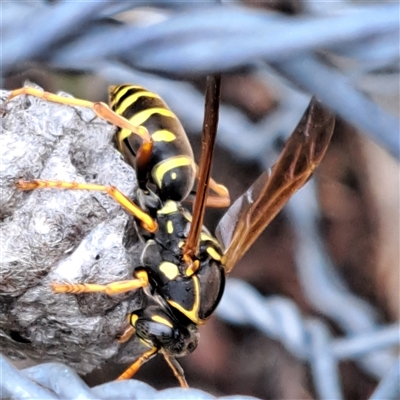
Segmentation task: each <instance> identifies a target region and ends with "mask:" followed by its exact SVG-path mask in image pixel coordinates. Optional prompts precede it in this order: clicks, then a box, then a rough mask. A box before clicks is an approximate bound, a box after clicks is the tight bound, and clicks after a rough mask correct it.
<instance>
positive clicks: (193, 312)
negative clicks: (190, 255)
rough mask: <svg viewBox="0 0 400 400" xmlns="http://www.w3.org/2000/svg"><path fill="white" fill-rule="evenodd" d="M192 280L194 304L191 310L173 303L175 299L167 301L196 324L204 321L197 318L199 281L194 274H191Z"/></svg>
mask: <svg viewBox="0 0 400 400" xmlns="http://www.w3.org/2000/svg"><path fill="white" fill-rule="evenodd" d="M192 281H193V283H194V304H193V308H192V309H191V310H186V309H185V308H183V307H182V306H181V305H180V304H178V303H175V301H172V300H168V303H169V304H170V305H171V306H172V307H174V308H176V309H177V310H178V311H180V312H181V313H182V314H184V315H186V316H187V317H188V318H189V319H190V320H191V321H192V322H194V323H195V324H196V325H203V324H204V321H203V320H201V319H199V308H200V283H199V279H198V277H197V276H196V275H194V276H192Z"/></svg>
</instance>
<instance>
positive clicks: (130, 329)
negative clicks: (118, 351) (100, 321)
mask: <svg viewBox="0 0 400 400" xmlns="http://www.w3.org/2000/svg"><path fill="white" fill-rule="evenodd" d="M134 334H135V328H134V327H133V326H132V325H129V326H128V327H127V328H126V329H125V331H124V332H123V333H122V335H121V336H119V337H118V339H117V342H118V343H126V342H127V341H128V340H129V339H130V338H131V337H132V335H134Z"/></svg>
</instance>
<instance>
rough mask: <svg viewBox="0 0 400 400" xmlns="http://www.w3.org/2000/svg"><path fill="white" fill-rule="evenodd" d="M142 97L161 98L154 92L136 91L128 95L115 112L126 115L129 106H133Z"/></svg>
mask: <svg viewBox="0 0 400 400" xmlns="http://www.w3.org/2000/svg"><path fill="white" fill-rule="evenodd" d="M140 97H150V98H152V99H159V100H161V98H160V96H159V95H158V94H155V93H152V92H147V91H142V92H136V93H134V94H132V95H130V96H129V97H127V98H126V99H125V100H124V101H123V102H122V103H121V104H120V105H118V107H117V108H116V110H115V112H116V113H117V114H119V115H124V112H125V111H126V110H127V108H129V107H131V106H133V105H134V104H135V103H136V102H137V100H138V99H139V98H140Z"/></svg>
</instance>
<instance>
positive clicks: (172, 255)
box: [10, 77, 334, 387]
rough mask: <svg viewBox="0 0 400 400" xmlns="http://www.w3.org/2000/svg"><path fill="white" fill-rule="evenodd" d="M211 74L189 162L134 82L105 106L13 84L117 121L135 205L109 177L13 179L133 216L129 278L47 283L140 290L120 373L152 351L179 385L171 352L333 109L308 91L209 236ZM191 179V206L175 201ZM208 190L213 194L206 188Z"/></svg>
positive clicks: (321, 145) (315, 148)
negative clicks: (129, 360) (100, 181)
mask: <svg viewBox="0 0 400 400" xmlns="http://www.w3.org/2000/svg"><path fill="white" fill-rule="evenodd" d="M219 93H220V78H219V77H209V78H208V80H207V92H206V107H205V117H204V124H203V136H202V156H201V161H200V168H199V169H197V167H196V165H195V163H194V161H193V154H192V150H191V147H190V144H189V142H188V139H187V137H186V134H185V132H184V130H183V128H182V127H181V125H180V123H179V121H178V119H177V118H176V117H175V115H174V114H173V113H172V112H171V111H170V110H169V109H168V108H167V106H166V105H165V103H164V102H163V101H162V100H161V99H160V98H159V96H158V95H156V94H154V93H151V92H149V91H147V90H145V89H143V88H141V87H138V86H132V85H122V86H117V87H112V88H111V91H110V105H111V108H112V109H113V111H112V110H111V109H110V108H109V107H108V106H107V105H105V104H103V103H91V102H88V101H85V100H79V99H73V98H72V99H71V98H64V97H61V96H57V95H54V94H50V93H46V92H44V93H43V92H40V91H37V90H36V89H32V88H22V89H17V90H15V91H13V92H12V93H11V95H10V98H12V97H15V96H17V95H20V94H28V95H34V96H38V97H41V98H44V99H46V100H49V101H53V102H58V103H64V104H69V105H75V106H84V107H89V108H91V109H93V110H94V111H95V113H96V114H97V115H98V116H101V117H103V118H104V119H106V120H107V121H109V122H111V123H113V124H115V125H116V126H117V127H118V131H117V133H116V142H117V145H118V147H119V149H120V151H121V153H122V154H123V156H124V158H125V160H126V161H127V162H128V163H129V164H130V165H132V166H133V167H134V169H135V170H136V173H137V176H138V190H137V193H136V195H135V201H136V202H137V203H138V204H136V203H135V202H133V201H132V200H130V199H129V198H127V197H126V196H124V195H123V194H122V193H121V192H119V191H118V189H116V188H114V187H112V186H102V185H97V184H91V183H85V184H80V183H79V184H78V183H75V182H59V181H41V180H34V181H18V182H17V183H16V185H17V187H18V188H19V189H21V190H32V189H37V188H58V189H74V190H96V191H103V192H106V193H108V194H109V195H111V196H112V197H113V198H114V199H115V200H116V201H117V202H118V203H119V204H121V205H122V206H123V207H124V208H125V209H126V210H127V211H128V212H130V213H131V214H133V215H134V216H135V218H136V219H137V220H139V221H140V222H141V226H142V228H139V231H140V234H141V236H142V237H143V239H144V241H145V248H144V250H143V253H142V257H141V265H140V266H138V267H137V268H136V269H135V271H134V277H133V279H131V280H127V281H119V282H113V283H110V284H107V285H98V284H94V283H93V284H87V283H82V284H79V283H77V284H68V283H65V284H64V283H53V286H52V287H53V291H54V292H56V293H89V292H104V293H106V294H108V295H114V294H119V293H123V292H127V291H131V290H137V289H141V290H143V291H144V293H145V294H146V296H145V297H146V302H145V303H146V304H145V306H144V307H143V308H142V309H141V310H139V311H137V312H135V313H133V314H131V315H130V316H129V322H130V327H129V328H127V330H126V331H125V332H124V333H123V334H122V336H121V337H120V339H119V340H120V341H125V340H128V339H129V338H130V337H131V336H132V335H136V336H137V337H139V339H140V340H141V342H142V343H143V344H145V345H146V346H147V347H149V350H148V351H146V352H145V353H144V354H143V355H142V356H140V357H139V358H138V359H137V360H136V361H135V362H134V363H133V364H132V365H131V367H129V368H128V370H127V371H126V372H124V373H123V374H122V375H121V376H120V377H119V379H126V378H129V377H131V376H133V374H134V373H135V372H136V371H137V370H138V368H139V367H140V366H141V365H142V364H143V363H144V362H146V361H147V360H149V359H150V358H152V357H153V356H154V355H156V354H157V353H162V354H163V356H164V358H165V359H166V361H167V363H168V364H169V365H170V367H171V369H172V370H173V372H174V374H175V376H176V377H177V378H178V380H179V382H180V384H181V386H182V387H187V383H186V380H185V378H184V374H183V370H182V368H181V367H180V365H179V364H178V362H177V361H176V357H180V356H183V355H185V354H188V353H190V352H192V351H193V350H194V349H195V348H196V346H197V341H198V331H197V326H198V325H201V324H203V323H204V322H205V321H206V320H207V318H208V317H209V316H210V315H211V314H212V312H213V311H214V310H215V308H216V306H217V305H218V302H219V300H220V299H221V296H222V294H223V289H224V283H225V275H226V274H228V273H229V272H230V271H231V270H232V268H233V267H234V266H235V264H236V263H237V261H238V260H239V259H240V258H241V257H242V256H243V255H244V254H245V252H246V251H247V250H248V249H249V247H250V246H251V245H252V243H253V242H254V241H255V240H256V239H257V238H258V236H259V235H260V234H261V232H262V231H263V230H264V229H265V228H266V226H267V225H268V224H269V223H270V222H271V221H272V219H273V218H274V217H275V216H276V214H277V213H278V212H279V211H280V210H281V208H282V207H283V206H284V204H285V203H286V202H287V201H288V199H289V198H290V197H291V196H292V195H293V194H294V193H295V192H296V191H297V190H298V189H299V188H300V187H302V186H303V185H304V184H305V183H306V181H307V180H308V179H309V178H310V176H311V175H312V173H313V171H314V170H315V168H316V167H317V166H318V164H319V163H320V161H321V159H322V157H323V155H324V154H325V151H326V149H327V147H328V144H329V141H330V138H331V135H332V132H333V127H334V118H333V116H332V115H330V113H329V112H328V111H326V110H325V109H324V108H323V107H322V106H321V104H320V103H319V102H317V101H316V100H315V99H312V100H311V103H310V105H309V107H308V109H307V110H306V112H305V114H304V116H303V117H302V119H301V121H300V122H299V124H298V126H297V127H296V129H295V130H294V132H293V133H292V135H291V137H290V138H289V140H288V142H287V143H286V146H285V148H284V149H283V151H282V153H281V155H280V157H279V159H278V161H277V163H276V164H275V165H274V166H273V168H272V170H271V172H270V173H264V174H262V175H261V176H260V177H259V179H258V180H257V181H256V182H255V183H254V184H253V185H252V186H251V188H250V189H248V190H247V191H246V193H245V194H244V195H243V196H241V197H240V198H239V199H238V200H237V201H236V202H235V203H234V204H233V205H232V206H231V208H230V209H229V210H228V212H227V213H226V214H225V216H224V217H223V219H222V220H221V222H220V224H219V225H218V228H217V235H218V238H219V240H217V239H215V238H214V237H213V236H212V235H211V234H210V233H209V232H208V231H207V230H206V229H205V228H204V227H203V216H204V210H205V207H206V206H207V205H210V206H226V205H228V204H229V194H228V192H227V190H226V189H225V188H224V187H223V186H222V185H218V184H217V183H216V182H215V181H213V180H212V179H211V178H210V168H211V161H212V152H213V148H214V141H215V137H216V132H217V123H218V107H219V97H220V95H219ZM196 172H197V177H198V180H199V183H198V188H197V193H196V196H195V199H194V207H193V214H192V215H191V214H190V213H189V212H188V211H187V210H186V209H185V208H183V207H182V205H181V202H182V201H184V200H185V199H186V198H188V197H190V191H191V190H192V187H193V181H194V177H195V175H196ZM209 189H212V190H213V191H214V192H215V193H216V194H217V196H211V195H209V193H208V191H209Z"/></svg>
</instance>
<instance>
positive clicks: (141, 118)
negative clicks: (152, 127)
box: [129, 107, 176, 126]
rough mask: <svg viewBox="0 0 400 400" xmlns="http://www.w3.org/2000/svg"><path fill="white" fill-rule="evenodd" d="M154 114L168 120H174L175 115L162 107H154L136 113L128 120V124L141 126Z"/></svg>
mask: <svg viewBox="0 0 400 400" xmlns="http://www.w3.org/2000/svg"><path fill="white" fill-rule="evenodd" d="M154 114H159V115H163V116H164V117H169V118H176V115H175V114H174V113H173V112H172V111H171V110H168V109H167V108H163V107H154V108H148V109H147V110H143V111H140V112H138V113H137V114H135V115H133V116H132V117H131V118H129V122H131V123H132V124H133V125H135V126H139V125H143V124H144V123H145V122H146V121H147V120H148V119H149V118H150V117H151V116H152V115H154Z"/></svg>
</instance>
